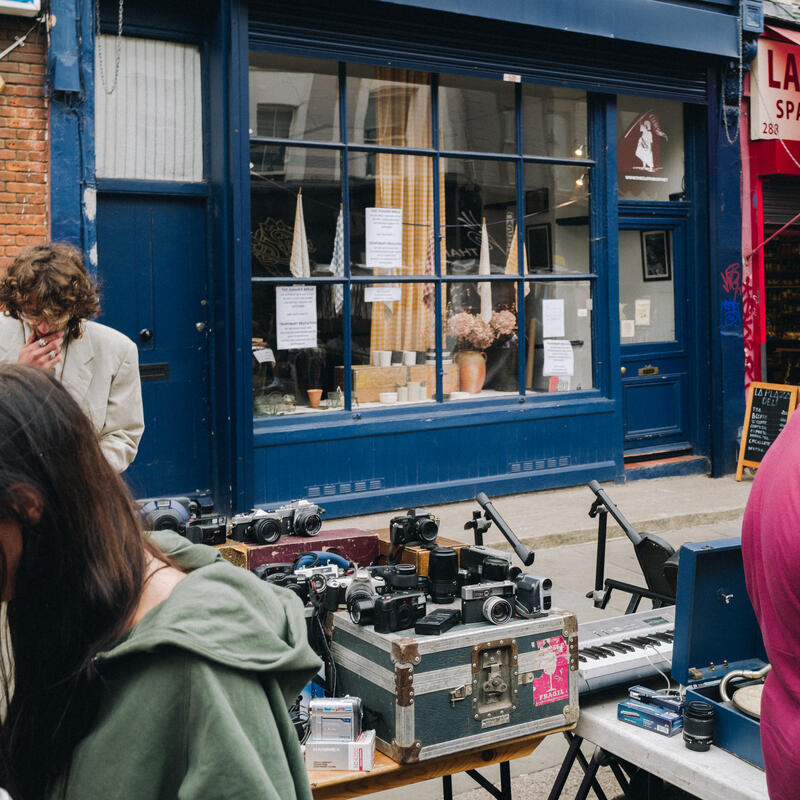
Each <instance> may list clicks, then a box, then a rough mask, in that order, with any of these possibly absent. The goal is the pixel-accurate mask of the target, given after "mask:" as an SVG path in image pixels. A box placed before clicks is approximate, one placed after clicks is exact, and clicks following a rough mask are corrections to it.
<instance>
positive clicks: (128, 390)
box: [0, 314, 144, 472]
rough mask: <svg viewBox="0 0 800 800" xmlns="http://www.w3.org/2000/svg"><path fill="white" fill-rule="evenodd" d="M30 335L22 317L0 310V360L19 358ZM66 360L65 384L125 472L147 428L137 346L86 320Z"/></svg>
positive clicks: (116, 466)
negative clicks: (12, 316)
mask: <svg viewBox="0 0 800 800" xmlns="http://www.w3.org/2000/svg"><path fill="white" fill-rule="evenodd" d="M27 335H28V331H27V328H26V326H25V325H23V323H22V322H21V321H20V320H16V319H12V318H11V317H9V316H8V314H0V363H14V364H15V363H16V362H17V356H18V355H19V351H20V350H21V349H22V346H23V345H24V344H25V340H26V337H27ZM63 364H64V368H63V371H62V372H61V375H60V377H61V383H62V384H63V385H64V388H65V389H67V390H68V391H69V393H70V394H71V395H72V396H73V397H74V398H75V400H76V401H77V402H78V405H79V406H80V407H81V408H82V409H83V410H84V411H85V412H86V414H87V415H88V416H89V418H90V419H91V421H92V425H93V426H94V429H95V431H96V432H97V436H98V439H99V440H100V447H101V449H102V450H103V453H104V454H105V456H106V458H107V459H108V461H109V463H110V464H111V466H113V467H114V469H116V470H117V472H124V471H125V470H126V469H127V468H128V466H129V465H130V464H131V462H132V461H133V459H134V458H135V457H136V451H137V450H138V449H139V440H140V439H141V438H142V433H143V432H144V411H143V409H142V385H141V383H140V381H139V352H138V350H137V348H136V345H135V344H134V343H133V342H132V341H131V340H130V339H129V338H128V337H127V336H125V335H124V334H122V333H120V332H119V331H115V330H114V329H113V328H109V327H107V326H105V325H101V324H100V323H99V322H88V321H86V322H84V323H83V336H81V338H80V339H73V340H71V341H70V342H69V343H68V345H67V348H66V352H65V353H64V361H63ZM56 374H58V371H56Z"/></svg>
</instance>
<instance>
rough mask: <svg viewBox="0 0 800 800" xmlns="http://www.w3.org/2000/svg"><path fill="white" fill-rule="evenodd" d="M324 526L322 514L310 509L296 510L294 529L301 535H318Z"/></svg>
mask: <svg viewBox="0 0 800 800" xmlns="http://www.w3.org/2000/svg"><path fill="white" fill-rule="evenodd" d="M321 527H322V519H321V518H320V515H319V514H318V513H317V512H316V511H314V510H312V509H310V508H302V509H300V510H299V511H296V512H295V515H294V529H295V532H296V533H299V534H300V535H301V536H316V535H317V534H318V533H319V531H320V528H321Z"/></svg>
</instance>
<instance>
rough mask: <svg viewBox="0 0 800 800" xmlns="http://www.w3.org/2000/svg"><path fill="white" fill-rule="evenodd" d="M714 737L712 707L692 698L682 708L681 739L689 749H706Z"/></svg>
mask: <svg viewBox="0 0 800 800" xmlns="http://www.w3.org/2000/svg"><path fill="white" fill-rule="evenodd" d="M713 739H714V707H713V706H712V705H711V704H710V703H704V702H703V701H702V700H692V701H691V702H690V703H687V704H686V708H685V709H684V710H683V741H684V744H685V745H686V746H687V747H688V748H689V749H690V750H698V751H700V752H702V751H704V750H708V748H709V747H711V742H712V740H713Z"/></svg>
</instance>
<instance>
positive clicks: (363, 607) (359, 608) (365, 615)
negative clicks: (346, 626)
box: [347, 595, 375, 625]
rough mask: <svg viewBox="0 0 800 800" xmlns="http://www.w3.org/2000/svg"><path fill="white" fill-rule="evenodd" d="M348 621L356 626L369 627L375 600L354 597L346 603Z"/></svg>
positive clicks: (373, 613)
mask: <svg viewBox="0 0 800 800" xmlns="http://www.w3.org/2000/svg"><path fill="white" fill-rule="evenodd" d="M347 611H348V613H349V614H350V619H351V620H352V622H353V623H354V624H356V625H369V624H370V623H371V622H372V619H373V617H374V615H375V598H374V597H364V596H363V595H355V596H354V597H351V598H350V599H349V600H348V601H347Z"/></svg>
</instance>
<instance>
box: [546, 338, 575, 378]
mask: <svg viewBox="0 0 800 800" xmlns="http://www.w3.org/2000/svg"><path fill="white" fill-rule="evenodd" d="M543 344H544V366H543V367H542V375H544V376H548V375H563V376H565V377H572V375H573V373H574V372H575V359H574V356H573V354H572V344H571V343H570V341H569V339H545V340H544V342H543Z"/></svg>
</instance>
